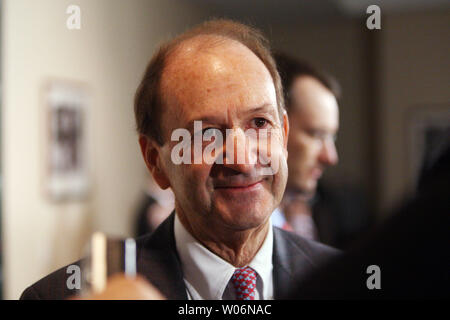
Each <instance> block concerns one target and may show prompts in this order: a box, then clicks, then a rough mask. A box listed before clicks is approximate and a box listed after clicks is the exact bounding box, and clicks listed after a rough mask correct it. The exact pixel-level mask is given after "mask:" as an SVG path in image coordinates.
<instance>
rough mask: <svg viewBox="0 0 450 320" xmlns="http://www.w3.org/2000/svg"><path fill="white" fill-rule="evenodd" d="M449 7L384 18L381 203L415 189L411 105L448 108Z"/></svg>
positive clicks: (379, 123)
mask: <svg viewBox="0 0 450 320" xmlns="http://www.w3.org/2000/svg"><path fill="white" fill-rule="evenodd" d="M449 38H450V11H448V10H447V11H443V12H436V11H435V12H423V13H415V14H413V13H411V14H407V15H406V14H405V15H392V16H387V17H385V18H384V20H383V25H382V33H381V39H380V40H381V43H380V56H379V59H380V61H381V70H380V71H381V72H380V83H379V85H380V93H381V96H380V102H381V103H380V118H379V119H378V126H379V129H378V131H379V132H380V135H381V137H380V138H381V144H380V150H379V152H378V153H379V155H380V157H379V159H378V160H379V161H380V181H381V182H382V185H383V188H382V189H381V190H380V205H381V207H382V208H388V207H391V206H392V205H393V204H395V203H397V202H398V201H399V200H400V199H401V198H402V197H403V195H404V194H405V192H408V191H410V190H411V188H412V187H413V186H412V185H411V180H410V175H409V167H408V165H409V163H410V159H409V154H410V153H409V147H410V146H409V145H408V143H409V140H408V117H409V116H410V114H411V112H412V110H413V108H416V110H417V108H424V109H426V108H430V107H432V106H444V107H447V108H448V109H449V110H450V90H449V88H450V59H449V57H450V42H449V41H448V39H449Z"/></svg>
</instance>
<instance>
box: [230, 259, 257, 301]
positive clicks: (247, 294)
mask: <svg viewBox="0 0 450 320" xmlns="http://www.w3.org/2000/svg"><path fill="white" fill-rule="evenodd" d="M230 281H231V282H232V283H233V286H234V292H235V293H236V300H255V292H256V271H255V270H253V269H252V268H250V267H245V268H240V269H236V270H235V271H234V273H233V276H232V277H231V280H230Z"/></svg>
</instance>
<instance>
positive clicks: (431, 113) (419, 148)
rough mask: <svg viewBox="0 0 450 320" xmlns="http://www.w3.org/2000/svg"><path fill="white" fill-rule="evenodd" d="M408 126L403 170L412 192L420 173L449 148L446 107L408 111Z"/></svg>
mask: <svg viewBox="0 0 450 320" xmlns="http://www.w3.org/2000/svg"><path fill="white" fill-rule="evenodd" d="M408 122H409V125H408V130H409V134H408V135H407V136H408V139H409V141H408V144H407V145H408V149H409V150H408V151H409V152H408V155H409V159H408V161H407V167H408V171H409V174H408V176H409V179H410V181H409V182H410V185H411V186H412V187H413V188H415V187H416V186H417V183H418V181H419V179H420V174H421V172H422V170H423V169H426V168H427V167H429V166H430V165H431V164H432V163H433V162H434V161H435V160H436V158H437V157H439V155H440V153H441V152H442V151H443V149H444V148H446V147H448V146H449V145H450V105H447V106H445V105H434V106H416V107H412V108H411V109H410V110H409V112H408Z"/></svg>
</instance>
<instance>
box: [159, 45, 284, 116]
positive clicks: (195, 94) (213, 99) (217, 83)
mask: <svg viewBox="0 0 450 320" xmlns="http://www.w3.org/2000/svg"><path fill="white" fill-rule="evenodd" d="M214 37H215V36H214ZM161 90H162V93H163V99H164V102H165V104H166V107H167V108H170V109H172V108H173V107H174V106H178V108H176V109H178V110H171V111H172V112H177V113H178V112H180V113H181V114H180V116H181V117H182V114H183V113H185V112H196V111H198V110H194V109H198V108H200V109H202V108H208V109H209V108H210V107H211V105H212V104H216V103H217V104H226V103H227V102H228V103H229V105H233V104H236V100H240V101H239V102H241V103H242V104H249V105H260V104H262V103H266V102H271V101H270V100H273V99H271V98H274V100H275V101H276V97H275V87H274V85H273V81H272V78H271V76H270V73H269V71H268V70H267V68H266V66H265V65H264V64H263V62H262V61H261V60H260V59H259V58H258V57H257V56H256V55H255V54H254V53H253V52H252V51H251V50H250V49H248V48H247V47H246V46H244V45H243V44H241V43H239V42H237V41H234V40H230V39H226V38H223V37H220V38H218V39H217V37H215V38H211V36H198V37H196V38H193V39H189V40H186V41H185V42H184V43H182V44H181V45H180V46H179V48H176V49H175V50H174V51H173V53H172V54H171V56H170V58H169V59H168V62H167V64H166V67H165V70H164V72H163V76H162V80H161ZM257 95H260V96H261V95H262V97H258V96H257ZM264 95H267V97H264ZM263 99H265V100H269V101H262V100H263ZM202 104H204V105H202ZM180 105H184V106H185V105H189V110H183V109H186V108H180ZM183 118H184V117H183Z"/></svg>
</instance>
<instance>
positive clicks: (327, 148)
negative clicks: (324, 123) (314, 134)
mask: <svg viewBox="0 0 450 320" xmlns="http://www.w3.org/2000/svg"><path fill="white" fill-rule="evenodd" d="M319 160H320V162H321V163H322V164H324V165H327V166H334V165H335V164H336V163H338V161H339V158H338V154H337V150H336V145H335V143H334V141H333V140H331V139H330V140H326V141H324V142H323V144H322V149H321V150H320V155H319Z"/></svg>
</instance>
